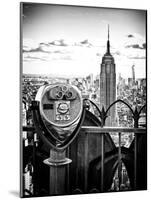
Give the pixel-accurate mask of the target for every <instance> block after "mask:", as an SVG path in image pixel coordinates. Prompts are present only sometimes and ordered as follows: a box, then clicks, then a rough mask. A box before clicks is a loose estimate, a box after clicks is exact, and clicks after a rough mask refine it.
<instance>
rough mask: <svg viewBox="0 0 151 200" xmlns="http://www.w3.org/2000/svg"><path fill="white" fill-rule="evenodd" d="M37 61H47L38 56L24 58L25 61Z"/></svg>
mask: <svg viewBox="0 0 151 200" xmlns="http://www.w3.org/2000/svg"><path fill="white" fill-rule="evenodd" d="M36 60H40V61H47V60H46V59H44V58H40V57H36V56H30V55H27V56H25V57H24V61H36Z"/></svg>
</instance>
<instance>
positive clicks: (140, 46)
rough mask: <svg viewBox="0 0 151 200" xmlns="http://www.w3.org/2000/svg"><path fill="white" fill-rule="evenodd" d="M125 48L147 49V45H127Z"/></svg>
mask: <svg viewBox="0 0 151 200" xmlns="http://www.w3.org/2000/svg"><path fill="white" fill-rule="evenodd" d="M125 48H134V49H146V44H145V43H143V44H141V45H140V44H131V45H126V46H125Z"/></svg>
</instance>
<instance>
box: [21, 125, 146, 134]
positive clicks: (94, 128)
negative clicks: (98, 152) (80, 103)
mask: <svg viewBox="0 0 151 200" xmlns="http://www.w3.org/2000/svg"><path fill="white" fill-rule="evenodd" d="M81 129H82V130H84V131H86V132H87V133H108V132H125V133H128V132H129V133H130V132H132V133H146V128H129V127H106V126H104V127H103V128H102V127H97V126H82V127H81ZM23 131H35V128H34V126H23Z"/></svg>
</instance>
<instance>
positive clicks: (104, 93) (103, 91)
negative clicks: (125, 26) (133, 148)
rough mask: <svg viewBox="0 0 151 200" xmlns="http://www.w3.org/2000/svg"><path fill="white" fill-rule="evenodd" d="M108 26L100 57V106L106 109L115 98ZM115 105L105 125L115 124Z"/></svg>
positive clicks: (114, 77) (112, 59) (114, 78)
mask: <svg viewBox="0 0 151 200" xmlns="http://www.w3.org/2000/svg"><path fill="white" fill-rule="evenodd" d="M109 34H110V33H109V26H108V40H107V50H106V53H105V54H104V56H103V58H102V63H101V73H100V108H102V106H104V108H105V109H107V108H108V107H109V106H110V105H111V104H112V103H113V102H114V101H115V100H116V70H115V63H114V58H113V56H112V55H111V53H110V40H109ZM115 118H116V106H115V105H114V106H113V107H112V108H111V109H110V111H109V112H108V118H107V120H106V125H107V126H113V125H115Z"/></svg>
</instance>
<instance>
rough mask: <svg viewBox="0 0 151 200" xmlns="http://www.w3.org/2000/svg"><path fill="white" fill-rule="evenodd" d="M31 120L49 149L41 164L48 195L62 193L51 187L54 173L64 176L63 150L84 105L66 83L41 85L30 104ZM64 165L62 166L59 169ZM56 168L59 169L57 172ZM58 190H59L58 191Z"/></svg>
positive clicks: (73, 134) (76, 129)
mask: <svg viewBox="0 0 151 200" xmlns="http://www.w3.org/2000/svg"><path fill="white" fill-rule="evenodd" d="M32 112H33V121H34V126H35V129H36V132H37V133H38V135H39V137H40V138H41V140H42V141H43V142H44V144H45V145H47V148H49V149H50V157H49V158H48V159H46V160H44V163H45V164H47V165H49V166H50V177H51V178H50V185H51V188H50V194H55V191H57V194H58V193H60V194H61V193H62V194H63V193H64V192H63V188H64V183H63V181H62V180H60V184H61V183H62V187H61V186H60V185H59V188H57V189H56V188H53V186H52V185H56V184H57V183H56V180H57V181H58V182H59V179H60V176H59V175H58V176H59V177H58V178H57V179H56V178H54V179H53V176H54V173H55V172H56V170H57V174H59V173H61V174H62V175H61V179H62V176H63V174H65V167H66V166H67V164H69V163H71V162H72V160H70V159H69V158H66V148H67V147H68V146H69V144H70V143H71V142H72V141H73V140H74V138H75V137H76V136H77V134H78V132H79V131H80V129H81V125H82V123H83V121H84V118H85V106H84V104H83V100H82V97H81V94H80V92H79V90H78V89H77V88H76V87H75V86H71V85H68V84H55V85H44V86H42V87H41V88H40V89H39V91H38V93H37V95H36V98H35V101H33V104H32ZM63 166H64V167H63ZM59 167H60V170H61V171H59ZM60 189H62V191H60V192H59V191H58V190H60Z"/></svg>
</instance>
